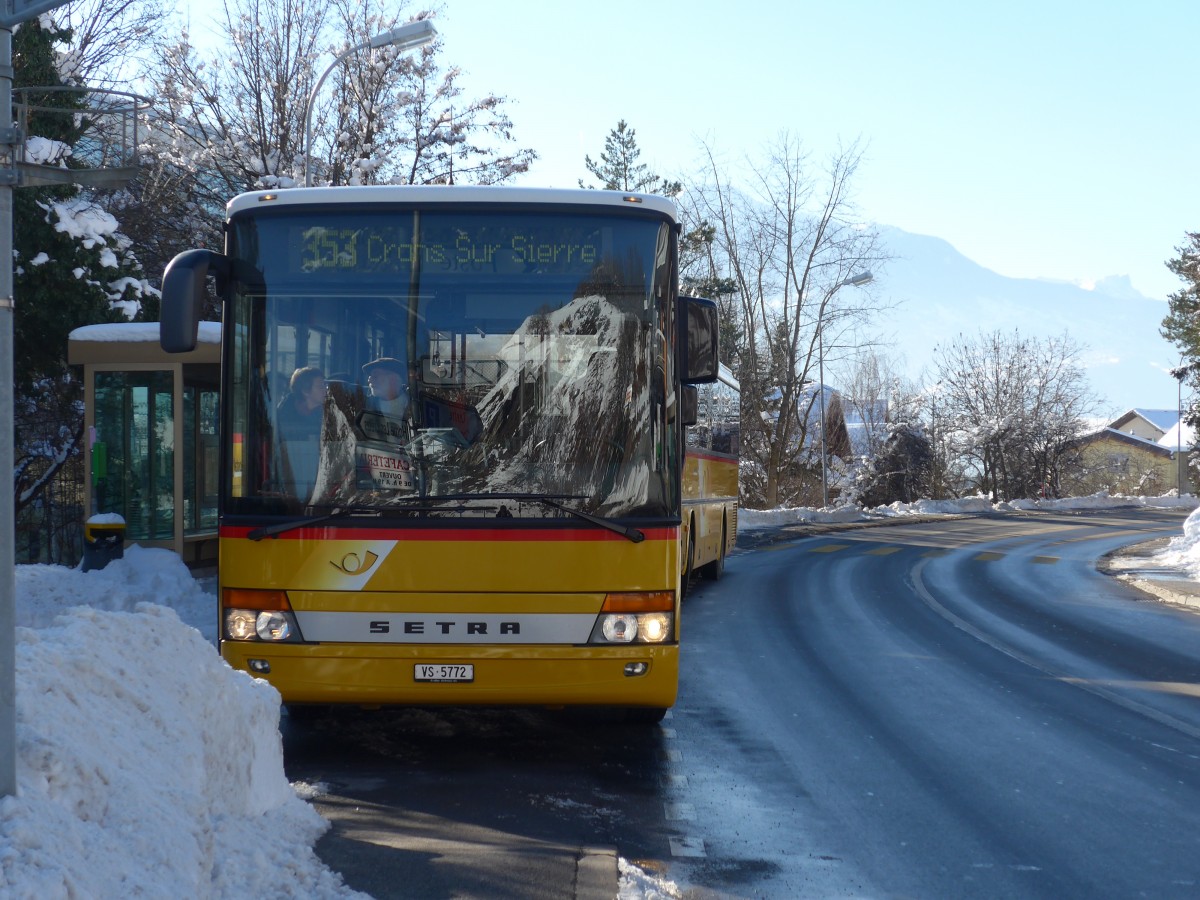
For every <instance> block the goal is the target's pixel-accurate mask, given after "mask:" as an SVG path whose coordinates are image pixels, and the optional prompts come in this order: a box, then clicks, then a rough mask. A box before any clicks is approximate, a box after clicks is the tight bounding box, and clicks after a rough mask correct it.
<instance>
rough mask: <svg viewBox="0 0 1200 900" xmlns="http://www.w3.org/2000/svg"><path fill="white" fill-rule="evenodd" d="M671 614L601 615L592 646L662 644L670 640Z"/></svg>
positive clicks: (593, 631)
mask: <svg viewBox="0 0 1200 900" xmlns="http://www.w3.org/2000/svg"><path fill="white" fill-rule="evenodd" d="M672 619H673V616H672V615H671V613H663V612H652V613H641V614H640V615H637V614H634V613H611V614H605V613H601V614H600V618H599V619H597V620H596V627H595V628H593V629H592V636H591V639H590V640H589V643H592V644H663V643H666V642H667V641H669V640H671V621H672Z"/></svg>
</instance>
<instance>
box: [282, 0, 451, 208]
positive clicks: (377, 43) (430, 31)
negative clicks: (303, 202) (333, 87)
mask: <svg viewBox="0 0 1200 900" xmlns="http://www.w3.org/2000/svg"><path fill="white" fill-rule="evenodd" d="M436 36H437V29H436V28H434V27H433V23H432V22H430V21H429V20H428V19H419V20H418V21H416V22H409V23H408V24H407V25H401V26H400V27H399V28H393V29H392V30H391V31H385V32H383V33H382V34H377V35H375V37H373V38H371V39H370V40H366V41H363V42H362V43H360V44H355V45H354V46H353V47H350V48H349V49H347V50H344V51H343V52H342V53H340V54H338V56H337V57H336V58H335V59H334V61H333V62H331V63H330V64H329V66H328V67H327V68H326V69H325V71H324V72H322V73H321V77H320V78H318V79H317V83H316V84H315V85H314V86H313V89H312V93H310V94H309V95H308V104H307V105H306V106H305V107H304V186H305V187H312V172H311V165H310V164H311V161H312V111H313V104H314V103H316V100H317V94H319V93H320V92H321V85H323V84H324V83H325V79H326V78H327V77H328V76H329V73H330V72H332V71H333V70H334V68H336V67H337V64H338V63H340V62H341V61H342V60H344V59H345V58H346V57H348V56H352V55H353V54H355V53H357V52H358V51H359V50H367V49H371V50H375V49H378V48H379V47H398V48H399V49H400V50H402V51H403V50H413V49H415V48H417V47H420V46H422V45H423V44H428V43H429V42H430V41H432V40H433V39H434V38H435V37H436Z"/></svg>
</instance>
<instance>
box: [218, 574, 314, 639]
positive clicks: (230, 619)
mask: <svg viewBox="0 0 1200 900" xmlns="http://www.w3.org/2000/svg"><path fill="white" fill-rule="evenodd" d="M221 596H222V598H223V600H224V607H225V621H224V628H225V640H229V641H267V642H270V643H274V644H278V643H280V642H282V641H290V642H299V641H303V640H304V638H303V637H302V636H301V634H300V628H299V626H298V625H297V624H296V617H295V615H293V613H292V607H291V604H290V603H289V602H288V599H287V594H285V593H284V592H283V591H258V590H249V589H243V588H225V589H224V590H223V591H222V593H221Z"/></svg>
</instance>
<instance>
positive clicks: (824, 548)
mask: <svg viewBox="0 0 1200 900" xmlns="http://www.w3.org/2000/svg"><path fill="white" fill-rule="evenodd" d="M849 546H850V545H849V544H822V545H821V546H820V547H813V548H812V549H811V550H809V551H808V552H809V553H837V552H838V551H839V550H845V549H846V548H847V547H849Z"/></svg>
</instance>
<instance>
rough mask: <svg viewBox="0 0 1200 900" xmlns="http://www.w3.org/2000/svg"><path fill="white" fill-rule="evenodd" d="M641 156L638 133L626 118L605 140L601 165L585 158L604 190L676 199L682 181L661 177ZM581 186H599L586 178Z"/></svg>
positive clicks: (586, 164) (681, 186) (587, 157)
mask: <svg viewBox="0 0 1200 900" xmlns="http://www.w3.org/2000/svg"><path fill="white" fill-rule="evenodd" d="M641 155H642V151H641V150H640V149H639V148H638V145H637V132H636V131H634V129H632V128H630V127H629V125H628V123H626V121H625V120H624V119H622V120H621V121H619V122H617V127H616V128H614V129H613V130H612V131H610V132H609V133H608V137H607V138H605V139H604V152H602V153H601V154H600V162H596V161H595V160H593V159H592V158H591V157H590V156H584V158H583V164H584V165H585V166H586V167H587V170H588V171H589V172H591V173H592V177H593V178H595V179H596V180H597V181H598V182H600V185H599V186H600V188H601V189H603V190H606V191H627V192H630V193H636V194H662V195H663V196H664V197H674V196H675V195H676V194H678V193H679V192H680V191H682V190H683V185H682V184H681V183H680V182H678V181H669V180H668V179H666V178H660V177H659V176H658V175H655V174H654V173H653V172H651V171H650V169H649V167H648V166H647V165H646V164H645V163H639V162H638V157H639V156H641ZM579 186H580V187H591V188H594V187H596V185H594V184H590V185H589V184H584V183H583V179H582V178H581V179H580V180H579Z"/></svg>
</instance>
